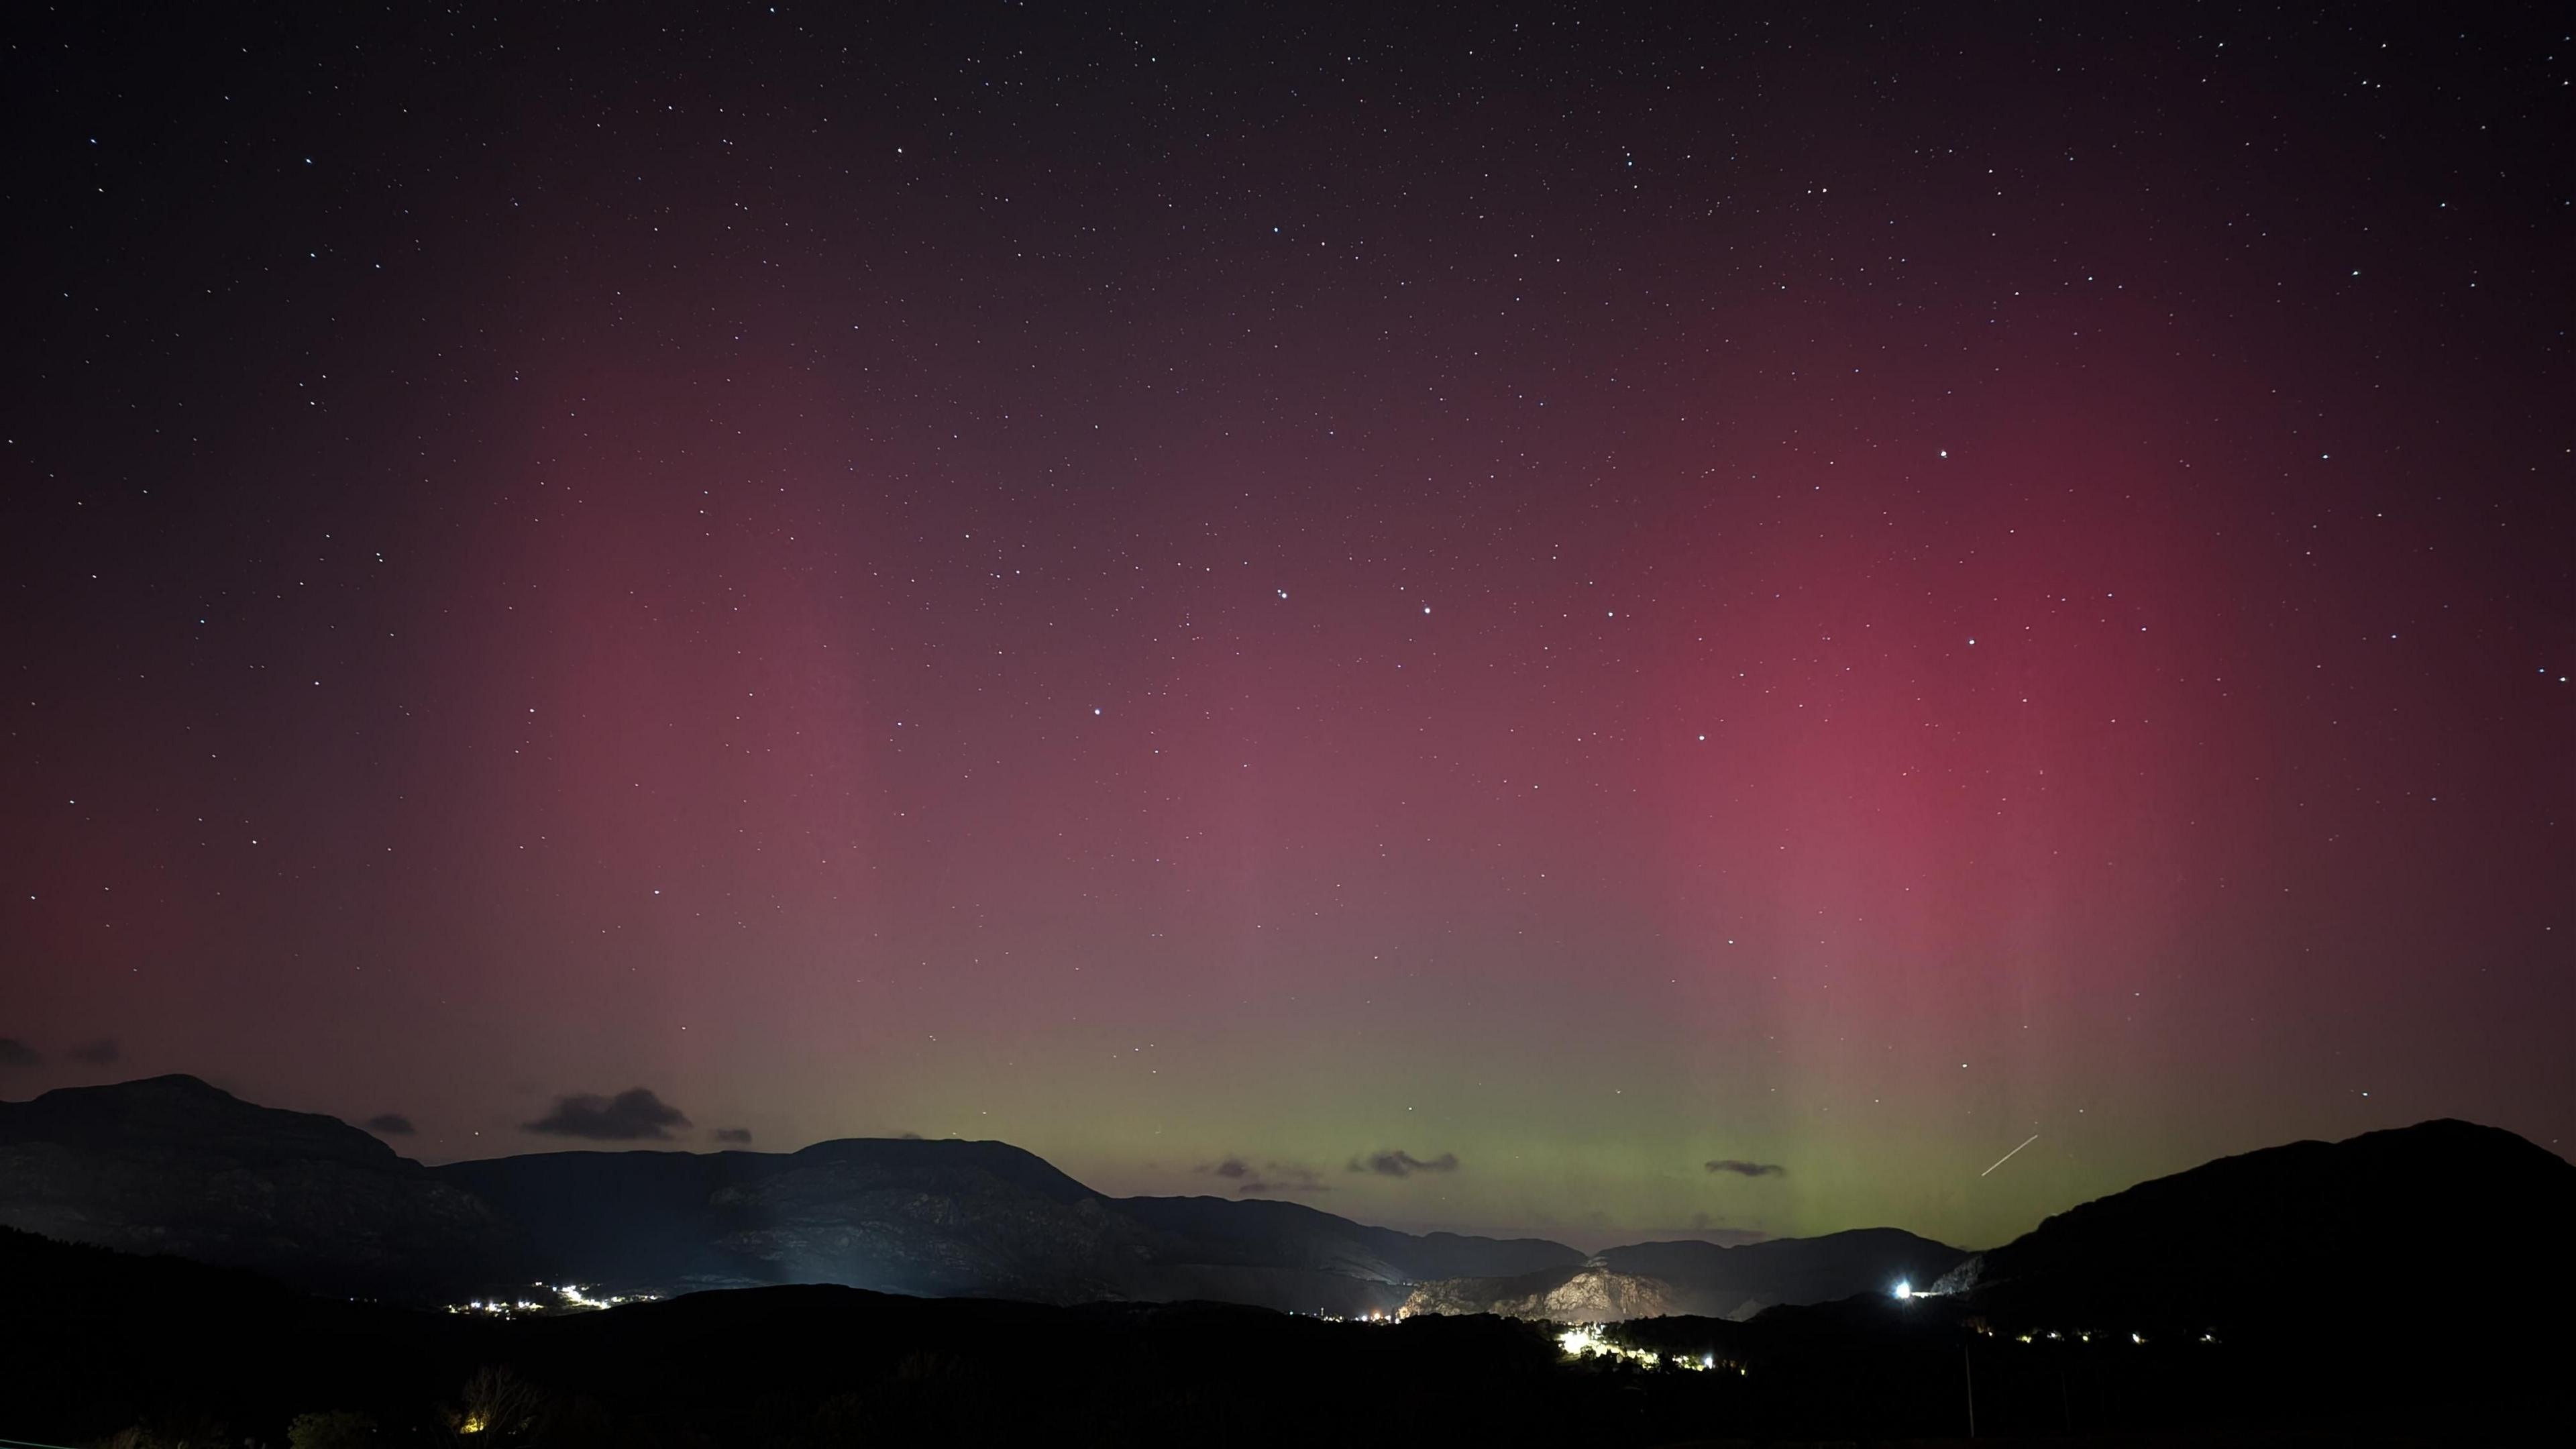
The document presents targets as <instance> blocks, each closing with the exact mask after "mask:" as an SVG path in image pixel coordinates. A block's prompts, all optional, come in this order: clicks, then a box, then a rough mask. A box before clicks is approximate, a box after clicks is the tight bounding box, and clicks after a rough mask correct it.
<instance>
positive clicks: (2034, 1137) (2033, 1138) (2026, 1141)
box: [1977, 1132, 2039, 1177]
mask: <svg viewBox="0 0 2576 1449" xmlns="http://www.w3.org/2000/svg"><path fill="white" fill-rule="evenodd" d="M2038 1140H2039V1134H2038V1133H2036V1132H2033V1133H2032V1134H2030V1135H2029V1136H2028V1137H2025V1138H2023V1139H2022V1140H2021V1147H2028V1146H2029V1145H2030V1144H2032V1143H2034V1142H2037V1141H2038ZM2021 1147H2016V1148H2014V1149H2013V1150H2012V1152H2007V1153H2005V1154H2004V1155H2003V1156H2001V1157H1998V1158H1996V1159H1995V1167H2001V1166H2003V1165H2004V1164H2005V1163H2007V1162H2010V1161H2012V1160H2013V1152H2019V1151H2021ZM1995 1167H1989V1168H1987V1169H1986V1170H1985V1172H1980V1173H1978V1174H1977V1176H1979V1177H1984V1176H1986V1175H1987V1174H1988V1173H1992V1172H1993V1171H1994V1170H1995Z"/></svg>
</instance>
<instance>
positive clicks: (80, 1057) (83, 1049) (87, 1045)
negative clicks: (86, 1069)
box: [72, 1036, 125, 1067]
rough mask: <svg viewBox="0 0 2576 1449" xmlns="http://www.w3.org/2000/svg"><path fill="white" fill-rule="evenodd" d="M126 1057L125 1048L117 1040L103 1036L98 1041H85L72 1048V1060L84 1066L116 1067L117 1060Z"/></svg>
mask: <svg viewBox="0 0 2576 1449" xmlns="http://www.w3.org/2000/svg"><path fill="white" fill-rule="evenodd" d="M124 1055H125V1048H123V1047H121V1046H118V1045H117V1044H116V1038H114V1037H112V1036H103V1037H100V1038H99V1039H98V1040H96V1041H85V1042H82V1043H81V1044H80V1045H79V1046H76V1047H73V1048H72V1060H73V1061H76V1062H79V1063H81V1064H82V1065H84V1066H92V1067H108V1066H114V1065H115V1064H116V1062H117V1059H118V1058H120V1057H122V1056H124Z"/></svg>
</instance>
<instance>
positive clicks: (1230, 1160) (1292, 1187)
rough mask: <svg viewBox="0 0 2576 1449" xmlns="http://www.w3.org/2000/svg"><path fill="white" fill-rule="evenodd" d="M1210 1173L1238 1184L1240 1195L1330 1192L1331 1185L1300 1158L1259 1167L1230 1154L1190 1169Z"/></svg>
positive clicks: (1236, 1185)
mask: <svg viewBox="0 0 2576 1449" xmlns="http://www.w3.org/2000/svg"><path fill="white" fill-rule="evenodd" d="M1190 1170H1191V1171H1192V1172H1198V1173H1204V1174H1206V1175H1207V1176H1209V1177H1222V1178H1224V1179H1225V1180H1226V1181H1228V1182H1230V1183H1233V1184H1234V1185H1235V1187H1234V1191H1235V1194H1236V1195H1237V1196H1239V1197H1251V1196H1255V1195H1258V1194H1262V1193H1281V1192H1331V1191H1332V1190H1333V1189H1332V1185H1331V1184H1329V1183H1327V1182H1325V1181H1324V1175H1323V1174H1322V1173H1320V1172H1317V1171H1316V1170H1315V1169H1313V1168H1311V1167H1308V1166H1306V1165H1305V1164H1304V1163H1300V1162H1265V1163H1263V1164H1261V1165H1260V1166H1259V1167H1255V1166H1253V1165H1252V1164H1251V1163H1250V1162H1248V1161H1246V1160H1245V1159H1243V1158H1241V1157H1235V1156H1230V1155H1229V1156H1227V1157H1223V1158H1220V1159H1218V1160H1217V1161H1215V1162H1202V1163H1200V1164H1199V1165H1198V1166H1196V1167H1194V1168H1191V1169H1190Z"/></svg>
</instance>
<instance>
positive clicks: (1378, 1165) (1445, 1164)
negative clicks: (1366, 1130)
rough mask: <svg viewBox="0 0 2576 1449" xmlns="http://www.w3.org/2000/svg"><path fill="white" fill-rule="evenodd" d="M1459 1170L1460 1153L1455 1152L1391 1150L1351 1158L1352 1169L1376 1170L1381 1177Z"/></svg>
mask: <svg viewBox="0 0 2576 1449" xmlns="http://www.w3.org/2000/svg"><path fill="white" fill-rule="evenodd" d="M1457 1170H1458V1154H1457V1153H1455V1152H1443V1153H1441V1154H1440V1155H1439V1156H1438V1157H1416V1156H1414V1155H1413V1154H1412V1153H1410V1152H1402V1151H1395V1150H1389V1151H1385V1152H1372V1153H1370V1154H1369V1155H1367V1156H1366V1157H1354V1158H1352V1159H1351V1171H1353V1172H1374V1173H1376V1174H1377V1175H1378V1176H1380V1177H1411V1176H1412V1175H1414V1174H1415V1173H1417V1172H1456V1171H1457Z"/></svg>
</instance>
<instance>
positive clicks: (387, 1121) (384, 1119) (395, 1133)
mask: <svg viewBox="0 0 2576 1449" xmlns="http://www.w3.org/2000/svg"><path fill="white" fill-rule="evenodd" d="M367 1130H368V1131H370V1132H373V1133H374V1134H376V1135H377V1136H379V1137H409V1136H410V1135H412V1134H413V1133H415V1132H418V1131H419V1130H420V1129H419V1128H417V1127H415V1126H413V1125H412V1123H411V1119H410V1118H409V1117H406V1116H404V1115H403V1114H401V1113H400V1112H379V1113H377V1114H376V1115H374V1116H373V1117H370V1118H368V1119H367Z"/></svg>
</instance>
